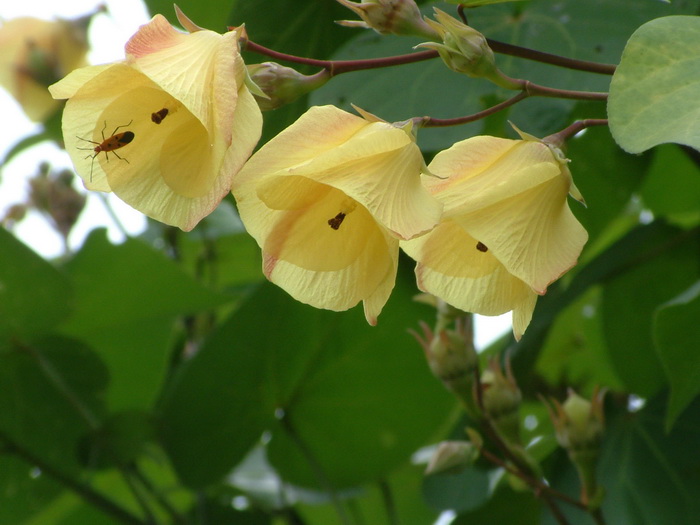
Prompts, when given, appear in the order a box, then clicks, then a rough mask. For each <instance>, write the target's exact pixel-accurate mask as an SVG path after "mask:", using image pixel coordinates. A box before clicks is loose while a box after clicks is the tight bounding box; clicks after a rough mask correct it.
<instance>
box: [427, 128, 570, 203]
mask: <svg viewBox="0 0 700 525" xmlns="http://www.w3.org/2000/svg"><path fill="white" fill-rule="evenodd" d="M428 168H429V170H430V171H431V172H432V173H434V174H435V175H437V176H438V177H441V178H436V177H431V178H428V177H426V178H424V183H425V184H426V186H427V187H428V188H429V189H430V191H431V193H433V194H434V195H435V194H438V195H439V199H440V201H442V202H443V203H444V206H445V216H447V217H450V216H455V215H459V214H460V213H462V210H469V211H473V210H477V209H480V208H484V207H487V206H490V205H491V204H493V203H495V202H498V201H500V200H502V199H505V198H508V197H510V196H512V195H516V194H518V193H520V192H523V191H526V190H527V189H529V188H531V187H533V186H536V185H538V184H540V183H541V182H543V181H545V180H548V179H551V178H553V177H556V176H557V175H559V173H560V166H559V164H558V163H557V162H555V161H554V159H553V156H552V153H551V151H550V150H549V148H548V147H547V146H546V145H544V144H541V143H539V142H528V141H522V140H510V139H500V138H496V137H481V136H480V137H473V138H470V139H467V140H464V141H462V142H458V143H457V144H455V145H453V146H452V147H451V148H449V149H448V150H445V151H442V152H440V153H438V154H437V155H436V156H435V158H434V159H433V161H432V162H431V163H430V165H429V166H428Z"/></svg>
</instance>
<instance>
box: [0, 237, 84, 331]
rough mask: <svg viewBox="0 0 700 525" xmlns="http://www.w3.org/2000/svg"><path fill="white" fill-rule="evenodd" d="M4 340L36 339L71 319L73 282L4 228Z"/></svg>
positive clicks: (0, 298)
mask: <svg viewBox="0 0 700 525" xmlns="http://www.w3.org/2000/svg"><path fill="white" fill-rule="evenodd" d="M0 253H1V254H2V255H1V256H0V338H3V337H8V336H15V337H20V338H28V339H31V338H35V337H39V336H41V335H42V334H45V333H47V332H48V331H49V330H50V329H51V328H52V327H53V326H55V325H56V324H57V323H58V322H60V321H61V320H62V319H64V318H65V317H66V315H68V313H69V312H70V310H71V307H72V299H73V297H72V296H73V293H72V292H73V290H72V289H71V286H70V281H69V280H68V279H67V278H66V276H65V275H63V274H62V273H61V272H60V271H58V270H57V269H56V268H55V267H53V266H52V265H51V264H50V263H48V262H47V261H45V260H44V259H42V258H41V257H39V256H38V255H37V254H36V253H34V252H33V251H32V250H31V249H29V248H28V247H26V246H25V245H24V244H22V242H20V241H19V240H17V239H16V238H15V237H14V236H13V235H12V234H11V233H9V232H8V231H7V230H5V229H4V228H0Z"/></svg>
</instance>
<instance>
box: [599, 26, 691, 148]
mask: <svg viewBox="0 0 700 525" xmlns="http://www.w3.org/2000/svg"><path fill="white" fill-rule="evenodd" d="M699 99H700V18H698V17H696V16H673V17H664V18H659V19H656V20H652V21H651V22H649V23H647V24H644V25H643V26H642V27H640V28H639V29H638V30H637V31H635V33H634V34H633V35H632V37H631V38H630V40H629V42H628V43H627V46H626V47H625V51H624V53H623V55H622V60H621V62H620V65H619V67H618V69H617V71H616V72H615V75H614V76H613V80H612V83H611V85H610V98H609V101H608V114H609V118H610V130H611V132H612V134H613V137H614V138H615V140H616V141H617V143H618V144H619V145H620V147H622V148H623V149H624V150H626V151H629V152H630V153H640V152H642V151H644V150H647V149H649V148H651V147H653V146H656V145H658V144H663V143H666V142H677V143H679V144H685V145H687V146H691V147H694V148H695V149H700V105H699V104H698V100H699Z"/></svg>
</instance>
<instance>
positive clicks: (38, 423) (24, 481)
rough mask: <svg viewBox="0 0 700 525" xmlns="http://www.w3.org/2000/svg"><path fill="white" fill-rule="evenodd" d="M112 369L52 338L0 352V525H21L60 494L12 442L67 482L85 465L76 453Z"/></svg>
mask: <svg viewBox="0 0 700 525" xmlns="http://www.w3.org/2000/svg"><path fill="white" fill-rule="evenodd" d="M107 380H108V376H107V369H106V368H105V366H104V364H103V363H102V362H101V361H100V360H99V358H98V357H97V356H96V355H95V353H94V352H92V351H91V350H90V349H89V348H87V347H86V346H85V345H83V344H82V343H81V342H79V341H75V340H72V339H67V338H62V337H46V338H43V339H37V340H35V341H33V342H31V343H29V344H16V345H14V346H12V347H4V348H3V347H1V345H0V447H2V450H3V452H4V453H3V454H2V455H0V523H22V522H23V521H24V520H25V519H28V518H29V517H30V516H32V515H34V514H36V513H39V512H41V511H42V510H43V509H44V508H45V507H46V506H47V505H48V504H49V503H50V501H51V500H52V499H53V498H54V497H55V496H56V495H57V494H58V493H59V492H60V487H59V485H58V484H57V483H56V482H55V481H54V480H53V479H52V478H50V477H49V476H48V475H47V474H44V473H42V469H41V465H39V466H37V465H35V464H33V463H32V462H27V461H26V460H22V461H20V460H19V459H18V458H16V457H14V456H13V455H12V450H13V449H12V446H7V444H6V440H7V439H9V440H11V441H12V442H13V443H14V444H16V445H18V446H20V447H22V448H23V449H24V450H26V451H28V453H30V454H32V455H33V456H34V457H37V458H39V459H40V460H41V461H42V462H44V463H46V464H48V465H50V466H51V467H53V468H54V469H58V470H59V471H61V472H63V473H64V474H66V475H69V476H76V475H77V474H78V472H79V469H80V465H79V463H78V459H77V447H78V443H79V439H80V437H81V436H82V435H83V434H84V433H85V432H87V431H88V429H89V423H88V421H87V418H93V419H94V420H99V418H100V417H101V415H102V413H103V404H102V397H103V395H104V391H105V389H106V385H107Z"/></svg>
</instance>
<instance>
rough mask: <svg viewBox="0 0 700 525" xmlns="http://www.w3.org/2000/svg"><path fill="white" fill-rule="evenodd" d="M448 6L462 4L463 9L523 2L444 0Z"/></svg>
mask: <svg viewBox="0 0 700 525" xmlns="http://www.w3.org/2000/svg"><path fill="white" fill-rule="evenodd" d="M445 1H446V2H448V3H450V4H462V5H464V6H465V7H480V6H484V5H490V4H503V3H505V2H522V1H523V0H464V1H461V0H445Z"/></svg>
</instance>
